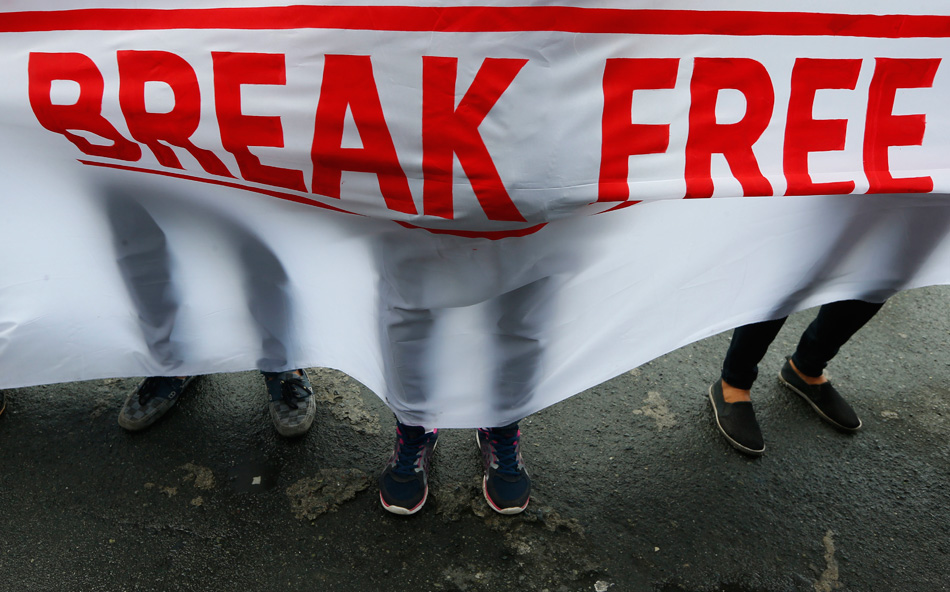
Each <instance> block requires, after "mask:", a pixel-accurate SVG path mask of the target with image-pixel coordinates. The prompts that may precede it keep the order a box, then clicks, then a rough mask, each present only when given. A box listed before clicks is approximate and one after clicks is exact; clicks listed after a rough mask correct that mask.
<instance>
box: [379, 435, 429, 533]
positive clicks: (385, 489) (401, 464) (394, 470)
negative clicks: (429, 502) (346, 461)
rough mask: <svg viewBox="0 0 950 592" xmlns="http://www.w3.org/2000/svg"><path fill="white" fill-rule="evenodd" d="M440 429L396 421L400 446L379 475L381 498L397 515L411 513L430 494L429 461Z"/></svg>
mask: <svg viewBox="0 0 950 592" xmlns="http://www.w3.org/2000/svg"><path fill="white" fill-rule="evenodd" d="M438 439H439V430H432V431H431V432H427V431H426V430H425V428H423V427H420V426H408V425H405V424H401V423H398V422H397V423H396V447H395V448H394V449H393V454H392V456H391V457H389V462H388V463H387V464H386V468H384V469H383V472H382V474H380V476H379V501H380V503H381V504H383V508H385V509H386V510H388V511H390V512H392V513H393V514H401V515H403V516H408V515H410V514H415V513H416V512H418V511H419V510H421V509H422V506H423V505H425V503H426V499H427V498H428V497H429V462H430V461H431V460H432V452H433V451H434V450H435V445H436V442H437V441H438Z"/></svg>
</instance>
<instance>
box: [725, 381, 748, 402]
mask: <svg viewBox="0 0 950 592" xmlns="http://www.w3.org/2000/svg"><path fill="white" fill-rule="evenodd" d="M722 399H723V401H725V402H726V403H750V402H751V401H752V391H751V390H750V389H740V388H736V387H734V386H732V385H731V384H729V383H728V382H726V381H725V380H723V381H722Z"/></svg>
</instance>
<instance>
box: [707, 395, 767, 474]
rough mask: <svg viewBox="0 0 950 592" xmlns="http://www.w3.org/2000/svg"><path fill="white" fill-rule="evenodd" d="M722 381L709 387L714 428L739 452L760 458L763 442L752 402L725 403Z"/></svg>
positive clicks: (763, 449) (763, 448)
mask: <svg viewBox="0 0 950 592" xmlns="http://www.w3.org/2000/svg"><path fill="white" fill-rule="evenodd" d="M722 392H723V381H722V379H716V382H714V383H712V385H710V387H709V402H710V403H711V404H712V409H713V415H714V417H715V419H716V427H718V428H719V431H720V432H722V435H723V436H724V437H725V438H726V441H728V442H729V444H731V445H732V446H733V448H735V449H736V450H738V451H739V452H742V453H744V454H748V455H750V456H761V454H762V453H763V452H765V441H764V440H763V439H762V431H761V430H760V429H759V422H758V421H757V420H756V419H755V409H753V408H752V401H739V402H736V403H727V402H726V401H725V400H724V399H723V394H722Z"/></svg>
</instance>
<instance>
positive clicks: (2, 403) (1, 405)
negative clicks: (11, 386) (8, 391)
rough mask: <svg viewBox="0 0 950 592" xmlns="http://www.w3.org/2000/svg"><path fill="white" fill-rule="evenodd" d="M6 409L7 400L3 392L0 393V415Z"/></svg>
mask: <svg viewBox="0 0 950 592" xmlns="http://www.w3.org/2000/svg"><path fill="white" fill-rule="evenodd" d="M6 408H7V398H6V396H4V394H3V391H0V415H2V414H3V410H4V409H6Z"/></svg>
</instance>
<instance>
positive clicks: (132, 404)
mask: <svg viewBox="0 0 950 592" xmlns="http://www.w3.org/2000/svg"><path fill="white" fill-rule="evenodd" d="M194 379H195V377H194V376H149V377H148V378H146V379H145V380H143V381H142V382H141V383H140V384H139V386H138V387H136V389H135V390H134V391H133V392H132V393H131V394H130V395H129V396H128V398H126V400H125V403H124V404H123V405H122V409H121V410H120V411H119V425H120V426H122V427H123V428H125V429H127V430H129V431H130V432H137V431H139V430H144V429H145V428H147V427H148V426H150V425H152V424H153V423H155V422H156V421H158V420H159V419H160V418H161V417H162V416H163V415H165V414H166V413H168V411H169V409H171V408H172V407H174V406H175V405H177V404H178V400H179V399H180V398H181V395H183V394H184V393H185V389H187V388H188V385H189V384H191V382H192V381H193V380H194Z"/></svg>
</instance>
